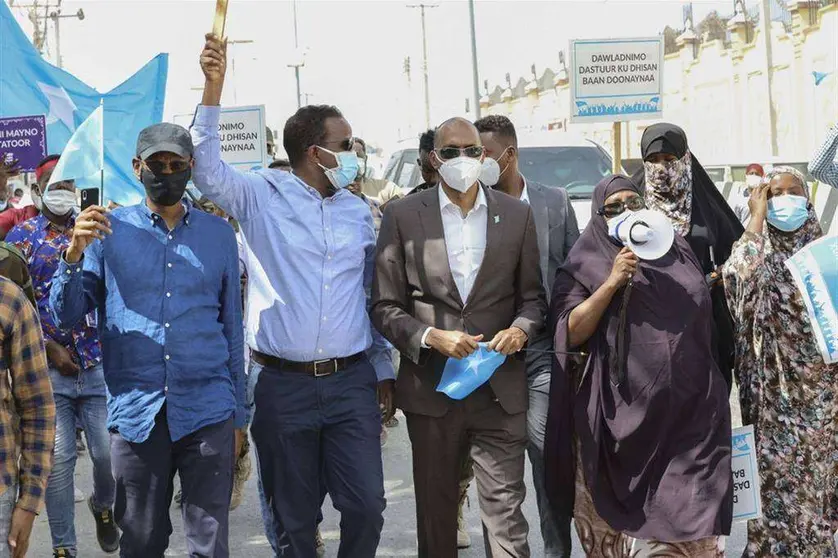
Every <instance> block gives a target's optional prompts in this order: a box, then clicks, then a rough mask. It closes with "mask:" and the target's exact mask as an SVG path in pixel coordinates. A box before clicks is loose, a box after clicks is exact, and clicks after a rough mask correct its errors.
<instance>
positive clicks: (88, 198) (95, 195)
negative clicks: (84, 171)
mask: <svg viewBox="0 0 838 558" xmlns="http://www.w3.org/2000/svg"><path fill="white" fill-rule="evenodd" d="M91 205H99V188H85V189H83V190H82V191H81V210H82V211H84V210H85V209H87V208H88V207H90V206H91Z"/></svg>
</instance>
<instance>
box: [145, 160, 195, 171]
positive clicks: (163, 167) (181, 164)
mask: <svg viewBox="0 0 838 558" xmlns="http://www.w3.org/2000/svg"><path fill="white" fill-rule="evenodd" d="M141 163H142V164H143V166H145V168H147V169H148V170H150V171H151V172H152V174H155V175H161V174H167V171H168V173H171V174H177V173H179V172H183V171H185V170H186V169H188V168H189V164H190V161H184V160H182V159H177V160H175V161H169V162H164V161H141Z"/></svg>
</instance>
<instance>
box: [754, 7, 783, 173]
mask: <svg viewBox="0 0 838 558" xmlns="http://www.w3.org/2000/svg"><path fill="white" fill-rule="evenodd" d="M759 19H760V24H761V25H762V48H763V49H765V64H764V65H763V68H762V71H763V73H764V74H765V84H766V87H765V100H766V102H767V103H768V134H769V137H770V146H771V156H772V157H776V156H777V155H778V154H779V147H778V146H777V112H776V111H775V110H774V93H773V92H772V90H771V83H772V79H771V77H772V76H771V74H772V73H774V56H773V53H772V51H771V6H770V0H762V1H761V2H760V4H759Z"/></svg>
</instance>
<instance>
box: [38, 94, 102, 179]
mask: <svg viewBox="0 0 838 558" xmlns="http://www.w3.org/2000/svg"><path fill="white" fill-rule="evenodd" d="M104 129H105V111H104V109H103V107H102V105H99V108H97V109H96V110H94V111H93V112H92V113H90V116H88V117H87V120H85V121H84V122H82V123H81V125H80V126H79V127H78V128H77V129H76V131H75V132H73V135H72V136H70V141H68V142H67V145H66V146H65V147H64V151H62V152H61V158H60V159H59V160H58V164H57V165H56V166H55V170H54V171H53V173H52V177H50V181H49V183H50V184H55V183H56V182H63V181H65V180H78V179H80V178H88V177H91V176H93V175H95V174H101V173H102V171H103V170H104V168H105V142H104V135H105V134H104Z"/></svg>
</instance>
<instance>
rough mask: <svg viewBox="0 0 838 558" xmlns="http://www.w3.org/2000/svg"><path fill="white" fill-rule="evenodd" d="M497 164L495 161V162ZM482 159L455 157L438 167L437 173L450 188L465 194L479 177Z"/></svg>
mask: <svg viewBox="0 0 838 558" xmlns="http://www.w3.org/2000/svg"><path fill="white" fill-rule="evenodd" d="M495 163H496V164H497V161H496V162H495ZM482 170H483V161H481V160H480V159H472V158H471V157H457V158H455V159H450V160H448V161H445V162H444V163H443V164H442V166H441V167H439V175H440V176H441V177H442V180H443V181H444V182H445V184H447V185H448V186H449V187H450V188H453V189H454V190H457V191H458V192H461V193H463V194H465V193H466V192H468V189H469V188H471V187H472V186H474V183H475V182H477V180H478V179H479V178H480V173H481V171H482Z"/></svg>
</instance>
